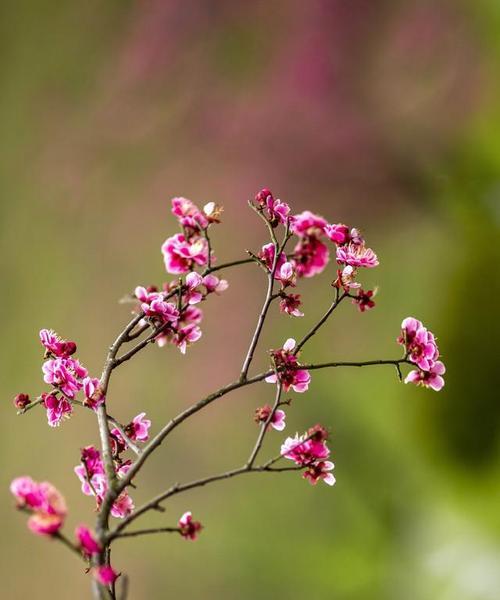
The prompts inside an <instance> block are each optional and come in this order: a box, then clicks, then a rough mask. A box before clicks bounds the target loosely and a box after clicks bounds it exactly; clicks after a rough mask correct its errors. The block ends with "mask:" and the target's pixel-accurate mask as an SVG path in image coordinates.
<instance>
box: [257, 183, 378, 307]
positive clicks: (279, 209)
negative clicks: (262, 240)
mask: <svg viewBox="0 0 500 600" xmlns="http://www.w3.org/2000/svg"><path fill="white" fill-rule="evenodd" d="M255 202H256V206H257V208H258V209H259V210H260V211H261V212H262V214H264V215H265V217H266V219H267V220H268V221H269V223H270V224H271V225H272V226H273V227H276V226H277V225H278V224H279V223H282V224H284V225H288V226H289V228H290V230H291V232H292V233H293V234H294V235H295V236H297V237H298V238H299V239H298V242H297V243H296V245H295V247H294V249H293V251H292V252H291V253H290V254H289V255H286V254H285V253H284V252H283V253H282V254H280V256H279V257H278V259H277V261H276V268H275V274H274V277H275V279H277V280H279V281H280V282H281V284H282V286H281V290H280V292H279V295H280V297H281V301H280V310H281V311H282V312H283V313H286V314H289V315H292V316H295V317H301V316H303V313H302V312H301V311H300V306H301V299H300V295H299V294H289V293H287V292H286V291H285V288H286V287H288V286H292V287H294V286H295V283H296V280H297V278H301V277H314V276H315V275H319V274H320V273H322V272H323V270H324V269H325V267H326V266H327V264H328V262H329V260H330V250H329V248H328V245H327V244H326V243H325V240H326V241H327V242H328V241H330V242H332V243H333V244H335V248H336V260H337V263H338V265H339V269H338V271H337V278H336V280H335V281H334V283H333V285H335V286H336V287H338V288H343V289H344V290H345V291H346V292H349V291H350V290H351V289H356V288H360V287H361V284H359V283H358V282H356V275H357V270H358V269H359V268H373V267H376V266H377V265H378V264H379V263H378V258H377V255H376V254H375V252H374V251H373V250H372V249H371V248H368V247H367V246H366V243H365V240H364V238H363V237H362V235H361V234H360V232H359V231H358V230H357V229H355V228H352V229H351V228H349V227H348V226H347V225H344V224H343V223H328V221H327V220H326V219H324V218H323V217H322V216H320V215H317V214H315V213H313V212H311V211H309V210H305V211H303V212H302V213H299V214H296V215H290V214H289V213H290V207H289V206H288V204H285V203H283V202H281V201H280V200H276V199H275V198H274V196H273V194H272V192H271V191H270V190H268V189H267V188H265V189H263V190H261V191H260V192H259V193H258V194H257V195H256V197H255ZM274 252H275V247H274V244H266V245H265V246H263V247H262V249H261V250H260V252H259V254H258V255H257V256H258V258H259V259H260V260H261V262H262V264H264V265H265V266H266V267H267V268H268V269H269V270H271V269H272V266H273V264H274ZM374 294H375V292H374V291H373V290H368V291H366V292H363V291H361V292H360V293H359V294H358V297H357V298H356V299H355V301H354V303H355V304H357V306H358V308H359V309H360V311H362V312H364V311H365V310H368V309H370V308H373V306H375V303H374V302H373V300H372V299H371V298H372V296H373V295H374Z"/></svg>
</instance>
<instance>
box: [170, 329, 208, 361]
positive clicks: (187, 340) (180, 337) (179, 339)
mask: <svg viewBox="0 0 500 600" xmlns="http://www.w3.org/2000/svg"><path fill="white" fill-rule="evenodd" d="M201 336H202V331H201V329H200V328H199V327H198V325H195V324H194V323H191V324H189V325H186V326H185V327H181V328H180V329H179V330H178V331H177V333H176V334H175V336H174V338H173V343H174V344H175V345H176V346H177V347H178V348H179V350H180V351H181V353H182V354H186V349H187V347H188V345H190V344H193V343H194V342H197V341H198V340H199V339H200V338H201Z"/></svg>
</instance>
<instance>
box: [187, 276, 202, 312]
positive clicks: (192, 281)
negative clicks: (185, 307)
mask: <svg viewBox="0 0 500 600" xmlns="http://www.w3.org/2000/svg"><path fill="white" fill-rule="evenodd" d="M202 283H203V277H202V276H201V275H200V274H199V273H195V272H194V271H193V272H192V273H188V275H186V285H185V289H186V291H185V292H184V294H183V300H184V302H187V303H188V304H198V302H201V301H202V300H203V294H202V293H201V292H200V290H198V289H197V288H198V287H199V286H200V285H201V284H202Z"/></svg>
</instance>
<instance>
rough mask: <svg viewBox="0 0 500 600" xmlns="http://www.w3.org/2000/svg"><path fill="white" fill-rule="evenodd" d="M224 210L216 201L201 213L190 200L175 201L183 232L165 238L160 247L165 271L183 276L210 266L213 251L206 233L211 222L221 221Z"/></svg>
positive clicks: (173, 205) (206, 206) (173, 210)
mask: <svg viewBox="0 0 500 600" xmlns="http://www.w3.org/2000/svg"><path fill="white" fill-rule="evenodd" d="M221 211H222V209H221V208H220V207H218V206H217V205H216V204H215V203H214V202H209V203H208V204H206V205H205V206H204V207H203V210H200V209H199V208H198V207H197V206H196V204H194V202H192V201H191V200H188V199H187V198H173V199H172V213H173V214H174V215H175V216H176V217H177V220H178V221H179V224H180V226H181V227H182V231H183V232H182V233H177V234H175V235H173V236H171V237H169V238H168V239H166V240H165V242H164V243H163V245H162V247H161V251H162V254H163V260H164V262H165V268H166V269H167V271H168V272H169V273H172V274H173V275H184V274H186V273H189V272H190V271H192V270H193V269H194V268H195V267H204V266H205V265H207V264H208V262H209V259H210V258H211V257H209V253H210V249H209V245H208V242H207V240H206V238H205V237H204V233H205V232H206V231H207V229H208V228H209V226H210V225H211V224H212V223H218V222H219V216H220V213H221Z"/></svg>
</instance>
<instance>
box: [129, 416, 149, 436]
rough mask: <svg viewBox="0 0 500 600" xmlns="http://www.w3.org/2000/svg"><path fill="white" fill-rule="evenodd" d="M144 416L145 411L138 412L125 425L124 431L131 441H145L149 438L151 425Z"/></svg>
mask: <svg viewBox="0 0 500 600" xmlns="http://www.w3.org/2000/svg"><path fill="white" fill-rule="evenodd" d="M145 416H146V413H145V412H142V413H139V414H138V415H137V416H136V417H134V418H133V419H132V421H131V422H130V423H129V424H128V425H127V426H126V427H125V433H126V434H127V435H128V437H129V438H130V439H131V440H132V441H139V442H146V441H147V440H148V439H149V428H150V427H151V421H150V420H149V419H145V418H144V417H145Z"/></svg>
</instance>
